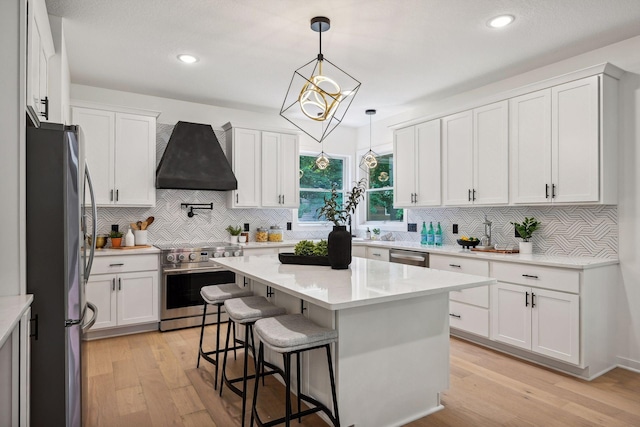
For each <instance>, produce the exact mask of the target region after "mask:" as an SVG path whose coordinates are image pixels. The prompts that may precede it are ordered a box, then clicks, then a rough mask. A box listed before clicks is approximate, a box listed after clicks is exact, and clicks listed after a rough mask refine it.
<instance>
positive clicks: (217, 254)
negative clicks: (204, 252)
mask: <svg viewBox="0 0 640 427" xmlns="http://www.w3.org/2000/svg"><path fill="white" fill-rule="evenodd" d="M221 256H222V254H221V253H220V252H216V253H214V254H213V257H214V258H220V257H221Z"/></svg>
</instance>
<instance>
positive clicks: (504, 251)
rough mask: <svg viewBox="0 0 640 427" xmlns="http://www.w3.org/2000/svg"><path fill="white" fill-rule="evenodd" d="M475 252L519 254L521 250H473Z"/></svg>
mask: <svg viewBox="0 0 640 427" xmlns="http://www.w3.org/2000/svg"><path fill="white" fill-rule="evenodd" d="M471 250H472V251H474V252H493V253H495V254H517V253H520V250H519V249H479V248H471Z"/></svg>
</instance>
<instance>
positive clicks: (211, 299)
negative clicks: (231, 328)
mask: <svg viewBox="0 0 640 427" xmlns="http://www.w3.org/2000/svg"><path fill="white" fill-rule="evenodd" d="M200 295H201V296H202V299H203V300H204V309H203V310H202V329H200V350H199V351H198V363H197V365H196V367H197V368H199V367H200V357H202V358H204V360H206V361H207V362H209V363H211V364H213V366H215V380H214V382H213V388H214V389H216V388H217V387H218V353H220V352H221V351H222V350H220V323H221V322H220V309H221V307H222V305H223V304H224V302H225V301H226V300H228V299H231V298H239V297H246V296H251V295H253V292H251V290H249V289H243V288H241V287H239V286H237V285H236V284H233V283H230V284H224V285H209V286H203V287H202V288H201V289H200ZM208 305H215V306H216V307H217V309H218V318H217V322H216V349H215V350H212V351H207V352H205V351H204V350H203V349H202V341H203V339H204V326H205V321H206V318H207V306H208ZM236 348H239V347H236V346H235V334H234V347H233V350H234V351H235V349H236ZM212 354H213V355H215V359H214V358H212V357H211V355H212Z"/></svg>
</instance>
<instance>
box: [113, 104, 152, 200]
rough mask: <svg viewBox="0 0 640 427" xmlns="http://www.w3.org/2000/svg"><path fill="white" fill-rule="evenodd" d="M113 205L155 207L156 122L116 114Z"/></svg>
mask: <svg viewBox="0 0 640 427" xmlns="http://www.w3.org/2000/svg"><path fill="white" fill-rule="evenodd" d="M115 129H116V131H115V133H116V146H115V186H114V188H115V190H116V196H115V202H116V204H118V205H129V206H154V205H155V203H156V187H155V170H156V119H155V118H154V117H148V116H140V115H135V114H124V113H116V117H115Z"/></svg>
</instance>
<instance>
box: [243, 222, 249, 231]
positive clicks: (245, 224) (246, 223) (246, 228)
mask: <svg viewBox="0 0 640 427" xmlns="http://www.w3.org/2000/svg"><path fill="white" fill-rule="evenodd" d="M244 231H249V223H248V222H245V223H244Z"/></svg>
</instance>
